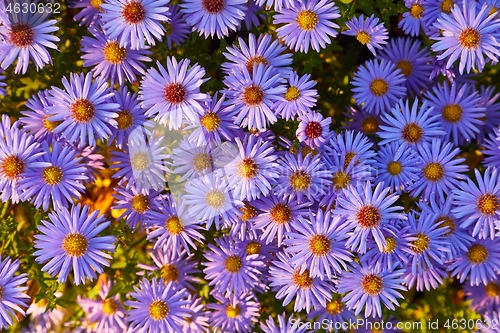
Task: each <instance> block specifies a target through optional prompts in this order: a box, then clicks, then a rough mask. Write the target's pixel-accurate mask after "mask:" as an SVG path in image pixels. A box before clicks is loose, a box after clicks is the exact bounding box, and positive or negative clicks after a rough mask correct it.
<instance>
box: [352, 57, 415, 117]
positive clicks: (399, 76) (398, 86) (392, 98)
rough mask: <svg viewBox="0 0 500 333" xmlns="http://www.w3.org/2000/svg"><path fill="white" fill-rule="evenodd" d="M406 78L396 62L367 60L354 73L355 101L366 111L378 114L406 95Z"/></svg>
mask: <svg viewBox="0 0 500 333" xmlns="http://www.w3.org/2000/svg"><path fill="white" fill-rule="evenodd" d="M405 81H406V78H405V76H404V75H403V72H402V71H401V69H398V68H397V67H396V64H394V63H392V62H390V61H386V60H385V59H382V60H381V61H380V62H379V61H378V60H376V59H374V60H370V61H368V62H367V63H366V64H365V65H364V66H362V67H361V68H360V69H358V71H357V72H356V73H355V75H354V79H353V81H352V85H353V86H354V88H353V89H352V91H353V92H354V95H353V97H354V98H355V99H356V103H357V104H358V105H361V107H362V108H363V109H365V110H366V111H367V112H370V113H374V114H377V115H378V114H380V113H381V112H382V111H385V110H389V109H391V108H392V107H393V106H394V105H395V104H396V102H397V101H398V100H399V99H400V98H402V97H404V96H405V95H406V87H405Z"/></svg>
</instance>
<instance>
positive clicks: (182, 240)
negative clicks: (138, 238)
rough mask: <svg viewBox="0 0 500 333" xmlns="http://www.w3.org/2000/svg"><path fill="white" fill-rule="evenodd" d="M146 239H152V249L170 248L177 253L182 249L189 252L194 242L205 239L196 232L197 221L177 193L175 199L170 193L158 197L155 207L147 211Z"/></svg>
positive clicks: (194, 245) (194, 247) (194, 246)
mask: <svg viewBox="0 0 500 333" xmlns="http://www.w3.org/2000/svg"><path fill="white" fill-rule="evenodd" d="M146 219H147V224H148V236H147V239H148V240H150V241H151V240H154V247H153V248H154V249H157V248H163V249H165V250H166V249H172V251H176V252H177V253H178V254H180V253H181V252H182V250H186V251H187V253H188V254H189V253H190V247H192V248H193V249H195V250H196V244H195V242H201V241H202V239H205V237H203V235H202V234H200V233H199V232H198V230H200V229H201V226H199V225H198V224H199V222H198V223H197V221H196V220H194V218H193V217H192V216H191V215H190V213H189V211H188V210H187V206H186V203H185V202H184V200H183V199H182V195H181V194H179V197H178V198H177V200H174V199H173V197H172V196H171V195H167V196H166V197H158V198H157V200H156V202H155V207H154V208H153V209H152V210H151V211H150V212H148V214H147V216H146Z"/></svg>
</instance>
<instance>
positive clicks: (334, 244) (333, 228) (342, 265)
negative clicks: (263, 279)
mask: <svg viewBox="0 0 500 333" xmlns="http://www.w3.org/2000/svg"><path fill="white" fill-rule="evenodd" d="M294 229H295V231H292V232H287V233H286V236H287V239H285V245H286V246H287V247H286V248H285V252H288V253H291V254H292V259H291V261H290V263H291V264H292V266H294V267H300V268H301V271H300V273H303V272H304V271H305V270H306V269H309V273H310V276H311V277H312V278H315V277H319V278H320V279H322V280H326V279H327V278H328V279H332V276H334V275H335V274H340V273H342V271H343V270H347V265H346V263H347V262H350V261H352V256H353V255H352V253H351V252H349V251H347V250H346V249H345V243H346V240H347V239H348V238H349V235H348V234H347V230H346V229H345V226H344V220H343V218H342V217H341V216H332V215H331V214H330V212H329V211H328V212H326V213H323V211H322V210H321V209H318V211H317V212H315V213H313V212H312V211H309V215H308V216H307V218H305V217H301V216H299V217H298V219H297V223H295V224H294Z"/></svg>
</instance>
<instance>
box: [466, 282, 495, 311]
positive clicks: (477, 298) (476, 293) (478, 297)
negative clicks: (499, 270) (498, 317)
mask: <svg viewBox="0 0 500 333" xmlns="http://www.w3.org/2000/svg"><path fill="white" fill-rule="evenodd" d="M463 288H464V292H465V297H466V299H469V300H471V301H472V302H471V304H470V307H471V309H472V310H474V311H476V312H479V313H482V312H485V311H487V310H492V311H493V312H497V311H498V310H499V309H500V294H499V293H500V278H499V277H497V279H496V280H492V281H489V282H488V284H486V285H482V284H479V285H477V286H471V285H470V284H468V283H466V284H464V285H463Z"/></svg>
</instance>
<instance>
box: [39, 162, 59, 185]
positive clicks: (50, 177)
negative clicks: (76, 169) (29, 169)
mask: <svg viewBox="0 0 500 333" xmlns="http://www.w3.org/2000/svg"><path fill="white" fill-rule="evenodd" d="M62 177H63V172H62V170H61V168H59V167H56V166H49V167H46V168H45V169H43V172H42V178H43V181H44V182H45V183H46V184H48V185H56V184H59V183H60V182H61V179H62Z"/></svg>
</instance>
